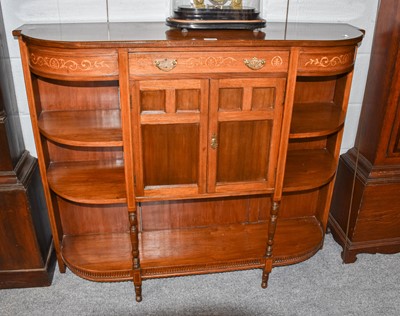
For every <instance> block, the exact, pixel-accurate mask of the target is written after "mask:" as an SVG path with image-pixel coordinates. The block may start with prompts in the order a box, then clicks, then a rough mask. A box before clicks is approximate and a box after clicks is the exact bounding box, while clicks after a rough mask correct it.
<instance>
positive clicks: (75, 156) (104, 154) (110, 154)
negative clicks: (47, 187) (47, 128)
mask: <svg viewBox="0 0 400 316" xmlns="http://www.w3.org/2000/svg"><path fill="white" fill-rule="evenodd" d="M46 144H47V149H48V153H49V155H50V157H51V161H52V162H59V161H92V160H112V161H114V160H123V152H122V148H121V147H110V148H107V147H104V148H90V147H79V148H78V147H71V146H66V145H60V144H54V143H52V142H50V141H46Z"/></svg>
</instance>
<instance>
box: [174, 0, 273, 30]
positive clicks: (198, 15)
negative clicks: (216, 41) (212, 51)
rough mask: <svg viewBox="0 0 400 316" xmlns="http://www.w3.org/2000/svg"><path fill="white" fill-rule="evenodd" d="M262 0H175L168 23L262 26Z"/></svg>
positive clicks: (198, 26)
mask: <svg viewBox="0 0 400 316" xmlns="http://www.w3.org/2000/svg"><path fill="white" fill-rule="evenodd" d="M265 23H266V21H265V20H264V19H262V18H261V17H260V0H173V1H172V13H171V16H170V17H169V18H167V25H169V26H172V27H177V28H181V29H246V30H247V29H250V30H253V29H259V28H262V27H264V26H265Z"/></svg>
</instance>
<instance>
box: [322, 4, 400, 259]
mask: <svg viewBox="0 0 400 316" xmlns="http://www.w3.org/2000/svg"><path fill="white" fill-rule="evenodd" d="M399 193H400V3H399V1H396V0H388V1H381V3H380V6H379V11H378V16H377V22H376V27H375V34H374V43H373V48H372V53H371V62H370V69H369V73H368V80H367V85H366V90H365V95H364V101H363V108H362V112H361V117H360V123H359V128H358V133H357V139H356V142H355V146H354V147H353V148H352V149H350V150H349V151H348V152H347V153H345V154H344V155H342V156H341V158H340V162H339V168H338V175H337V183H336V186H335V191H334V195H333V199H332V208H331V215H330V220H329V223H330V227H331V231H332V233H333V236H334V238H335V239H336V240H337V241H338V243H339V244H340V245H342V247H343V253H342V258H343V260H344V262H346V263H351V262H354V261H355V260H356V255H357V254H358V253H377V252H380V253H395V252H399V251H400V197H399Z"/></svg>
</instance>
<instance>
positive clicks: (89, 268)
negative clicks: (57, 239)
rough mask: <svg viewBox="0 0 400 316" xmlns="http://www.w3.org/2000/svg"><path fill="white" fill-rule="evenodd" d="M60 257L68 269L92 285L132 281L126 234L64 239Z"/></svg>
mask: <svg viewBox="0 0 400 316" xmlns="http://www.w3.org/2000/svg"><path fill="white" fill-rule="evenodd" d="M62 255H63V259H64V262H65V263H66V265H67V266H68V268H69V269H70V270H71V271H72V272H74V273H75V274H76V275H79V276H80V277H82V278H84V279H88V280H92V281H99V282H111V281H125V280H131V279H132V276H131V270H132V255H131V240H130V236H129V233H112V234H111V233H110V234H93V235H80V236H64V239H63V243H62Z"/></svg>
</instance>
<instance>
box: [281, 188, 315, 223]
mask: <svg viewBox="0 0 400 316" xmlns="http://www.w3.org/2000/svg"><path fill="white" fill-rule="evenodd" d="M318 196H319V190H312V191H305V192H300V193H293V194H284V195H283V197H282V204H281V207H280V210H279V217H280V218H290V217H305V216H315V215H316V212H317V206H318Z"/></svg>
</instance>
